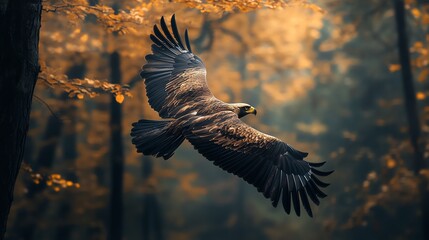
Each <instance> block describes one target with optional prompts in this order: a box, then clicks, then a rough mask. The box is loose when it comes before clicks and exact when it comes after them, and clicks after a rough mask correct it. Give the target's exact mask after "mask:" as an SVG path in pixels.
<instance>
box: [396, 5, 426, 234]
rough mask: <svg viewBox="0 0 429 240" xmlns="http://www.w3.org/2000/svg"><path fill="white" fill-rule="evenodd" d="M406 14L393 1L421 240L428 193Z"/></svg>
mask: <svg viewBox="0 0 429 240" xmlns="http://www.w3.org/2000/svg"><path fill="white" fill-rule="evenodd" d="M405 17H406V13H405V6H404V1H403V0H395V19H396V27H397V31H398V47H399V59H400V62H401V67H402V70H401V72H402V82H403V86H404V97H405V108H406V111H407V118H408V130H409V134H410V140H411V145H412V146H413V149H414V173H415V174H416V176H417V178H418V181H419V191H420V204H421V211H422V228H423V239H429V228H428V226H429V204H428V203H429V191H428V187H427V186H428V182H427V180H426V178H425V177H424V176H422V175H420V171H421V170H422V169H424V168H425V167H426V166H425V161H424V156H423V151H422V149H421V147H420V146H421V143H422V142H421V141H422V139H421V131H420V121H419V114H418V111H417V102H416V92H415V90H414V80H413V73H412V68H411V62H410V52H409V45H408V38H407V36H408V35H407V24H406V18H405Z"/></svg>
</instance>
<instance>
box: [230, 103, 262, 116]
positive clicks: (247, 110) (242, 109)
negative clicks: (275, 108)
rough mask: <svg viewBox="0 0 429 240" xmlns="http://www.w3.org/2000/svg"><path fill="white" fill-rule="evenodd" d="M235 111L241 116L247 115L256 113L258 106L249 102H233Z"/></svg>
mask: <svg viewBox="0 0 429 240" xmlns="http://www.w3.org/2000/svg"><path fill="white" fill-rule="evenodd" d="M231 106H232V107H233V111H234V112H235V113H236V114H237V115H238V117H239V118H242V117H244V116H246V115H247V114H255V115H256V108H254V107H253V106H251V105H249V104H247V103H233V104H231Z"/></svg>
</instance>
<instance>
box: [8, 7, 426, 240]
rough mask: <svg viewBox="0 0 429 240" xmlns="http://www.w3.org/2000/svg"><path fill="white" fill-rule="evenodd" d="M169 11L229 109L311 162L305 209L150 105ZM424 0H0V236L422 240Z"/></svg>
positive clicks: (13, 239)
mask: <svg viewBox="0 0 429 240" xmlns="http://www.w3.org/2000/svg"><path fill="white" fill-rule="evenodd" d="M173 14H174V15H175V17H176V21H177V26H178V28H179V31H180V34H182V36H183V32H184V31H185V29H187V30H188V32H189V39H190V45H191V47H192V50H193V53H194V54H195V55H197V56H198V57H199V58H201V60H202V61H203V62H204V65H205V67H206V69H207V83H208V86H209V88H210V90H211V91H212V92H213V94H214V95H215V96H216V97H217V98H219V99H221V100H222V101H225V102H239V103H241V102H243V103H249V104H251V105H252V106H255V108H256V109H257V110H258V114H257V115H256V116H254V115H249V116H246V117H244V118H242V119H241V120H242V121H244V122H245V123H246V124H248V125H250V126H252V127H254V128H256V129H258V130H259V131H261V132H264V133H267V134H270V135H272V136H276V137H277V138H279V139H281V140H283V141H285V142H287V143H288V144H290V145H292V146H294V147H295V148H297V149H299V150H302V151H305V152H308V153H309V155H308V157H307V158H306V160H308V161H310V162H314V163H318V162H324V161H326V164H325V165H324V166H323V168H322V169H323V170H335V172H334V173H332V174H331V175H329V176H327V177H324V181H326V182H328V183H330V185H329V186H328V187H327V188H324V189H323V191H324V192H325V193H326V194H327V197H325V198H324V199H321V200H320V205H319V206H316V205H315V204H312V210H313V215H314V216H313V217H309V216H307V215H306V214H301V216H296V214H295V213H294V212H292V213H291V214H286V213H285V211H284V209H283V207H282V206H278V207H277V208H274V207H273V206H272V204H271V202H270V200H269V199H266V198H265V197H264V196H263V195H262V194H261V193H259V192H258V191H257V190H256V189H255V187H253V186H252V185H250V184H248V183H246V182H245V181H243V179H241V178H239V177H237V176H234V175H233V174H230V173H228V172H226V171H223V170H222V169H221V168H219V167H217V166H214V165H213V163H212V162H210V161H208V160H207V159H205V157H204V156H202V155H200V154H199V153H198V152H197V151H196V150H195V149H194V148H193V146H192V145H191V144H190V143H189V142H187V141H185V142H184V143H183V144H182V145H181V146H180V147H179V148H178V149H177V150H176V152H175V154H174V155H173V156H172V157H171V158H170V159H168V160H164V159H162V158H156V157H153V156H143V155H142V154H141V153H138V152H137V150H136V148H135V146H134V145H133V144H132V140H131V139H132V137H131V136H130V132H131V129H132V123H134V122H137V121H138V120H139V119H143V118H144V119H153V120H157V119H160V116H159V115H158V113H157V112H156V111H154V110H153V109H152V108H151V106H150V105H149V102H148V97H147V95H146V86H145V84H144V80H143V79H142V78H141V76H140V72H141V70H142V66H143V65H144V64H145V63H146V62H147V59H145V56H146V55H148V54H151V45H152V44H153V42H152V41H151V39H150V38H149V35H150V34H152V33H153V31H154V29H153V26H154V25H155V24H159V21H160V19H161V17H165V19H168V21H167V24H168V25H170V22H169V19H170V18H171V16H172V15H173ZM428 139H429V1H427V0H359V1H356V0H312V1H311V0H310V1H305V0H242V1H233V0H0V239H1V240H3V239H7V240H31V239H34V240H45V239H46V240H57V239H61V240H63V239H64V240H72V239H88V240H92V239H94V240H98V239H110V240H119V239H127V240H133V239H143V240H170V239H174V240H200V239H201V240H218V239H225V240H229V239H231V240H232V239H246V240H253V239H254V240H284V239H352V240H353V239H429V165H428V163H429V162H428V161H429V141H428Z"/></svg>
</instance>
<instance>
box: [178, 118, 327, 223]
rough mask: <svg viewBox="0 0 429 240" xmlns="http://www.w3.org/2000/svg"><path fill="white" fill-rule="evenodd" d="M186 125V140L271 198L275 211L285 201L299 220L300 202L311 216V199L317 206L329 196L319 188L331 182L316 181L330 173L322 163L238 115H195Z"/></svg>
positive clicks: (217, 163) (286, 205)
mask: <svg viewBox="0 0 429 240" xmlns="http://www.w3.org/2000/svg"><path fill="white" fill-rule="evenodd" d="M184 126H185V128H184V129H185V130H184V132H185V137H186V138H187V139H188V140H189V142H191V144H192V145H193V146H194V147H195V149H197V150H198V152H200V153H201V154H202V155H203V156H205V157H206V158H207V159H209V160H210V161H213V162H214V164H215V165H217V166H219V167H221V168H222V169H224V170H226V171H228V172H229V173H233V174H235V175H238V176H239V177H241V178H243V179H244V180H245V181H247V182H248V183H250V184H253V185H254V186H255V187H256V188H257V189H258V191H259V192H262V193H263V194H264V196H265V197H266V198H270V199H271V202H272V204H273V206H274V207H276V206H277V204H278V202H279V200H280V197H281V199H282V202H283V207H284V210H285V211H286V212H287V213H288V214H289V213H290V210H291V203H293V207H294V209H295V212H296V214H297V215H298V216H299V215H300V204H301V203H302V205H303V207H304V209H305V210H306V211H307V213H308V215H309V216H312V215H313V214H312V211H311V207H310V203H309V198H310V199H311V200H312V201H313V202H314V203H315V204H316V205H319V198H324V197H326V194H325V193H323V192H322V191H321V190H320V188H324V187H327V186H328V185H329V184H327V183H324V182H322V181H320V180H319V179H318V177H317V176H327V175H329V174H331V173H332V172H322V171H319V170H317V168H318V167H320V166H322V165H323V164H324V163H310V162H307V161H305V160H304V158H305V157H306V156H307V153H304V152H300V151H298V150H295V149H294V148H292V147H291V146H289V145H288V144H286V143H284V142H282V141H280V140H279V139H277V138H275V137H272V136H269V135H267V134H264V133H261V132H259V131H257V130H255V129H253V128H251V127H250V126H248V125H246V124H245V123H243V122H242V121H241V120H239V119H238V117H237V115H236V114H234V113H232V112H226V111H223V112H219V113H216V114H213V115H208V116H195V117H192V118H190V119H189V120H188V121H187V122H186V124H184ZM316 175H317V176H316ZM300 199H301V200H300Z"/></svg>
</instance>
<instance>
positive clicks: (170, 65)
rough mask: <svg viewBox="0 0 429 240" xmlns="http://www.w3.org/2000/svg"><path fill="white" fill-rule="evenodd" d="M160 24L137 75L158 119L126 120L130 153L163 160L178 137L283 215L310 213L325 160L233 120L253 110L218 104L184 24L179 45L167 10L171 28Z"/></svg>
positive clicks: (240, 105) (317, 200)
mask: <svg viewBox="0 0 429 240" xmlns="http://www.w3.org/2000/svg"><path fill="white" fill-rule="evenodd" d="M160 26H161V28H159V27H158V26H157V25H154V27H153V34H151V35H150V39H151V40H152V42H153V44H152V46H151V47H152V54H149V55H147V56H146V57H145V59H146V61H147V63H146V64H145V65H144V66H143V68H142V71H141V73H140V75H141V77H142V79H144V83H145V85H146V95H147V97H148V100H149V104H150V106H151V107H152V108H153V109H154V110H155V111H157V112H158V113H159V116H160V117H161V118H163V120H146V119H142V120H139V121H138V122H135V123H133V128H132V130H131V137H132V143H133V144H134V145H135V147H136V148H137V152H139V153H143V155H152V156H155V157H162V158H164V159H165V160H167V159H169V158H170V157H171V156H173V154H174V151H175V150H176V149H177V148H178V147H179V146H180V145H181V143H182V142H183V141H184V140H185V139H186V140H188V141H189V142H190V143H191V144H192V145H193V147H194V148H195V149H196V150H197V151H198V152H199V153H200V154H202V155H203V156H204V157H205V158H207V159H208V160H209V161H212V162H213V164H214V165H216V166H218V167H220V168H221V169H223V170H225V171H227V172H229V173H232V174H234V175H236V176H238V177H240V178H242V179H244V180H245V181H246V182H248V183H249V184H252V185H253V186H255V187H256V188H257V190H258V191H259V192H261V193H262V194H263V195H264V196H265V197H266V198H269V199H270V200H271V203H272V205H273V206H274V207H277V205H278V203H279V201H280V199H281V201H282V204H283V208H284V210H285V212H286V213H287V214H290V212H291V207H292V206H293V209H294V210H295V213H296V215H297V216H300V214H301V204H302V206H303V208H304V209H305V210H306V212H307V214H308V215H309V216H310V217H312V216H313V213H312V210H311V206H310V201H309V200H311V201H312V202H313V203H314V204H316V205H319V203H320V199H321V198H324V197H326V196H327V195H326V194H325V193H324V192H322V191H321V188H325V187H327V186H328V185H329V184H328V183H325V182H322V181H321V180H319V177H320V176H328V175H329V174H331V173H332V172H333V171H321V170H319V167H321V166H322V165H323V164H324V163H325V162H321V163H312V162H308V161H306V160H304V158H305V157H307V155H308V153H306V152H301V151H299V150H296V149H295V148H293V147H292V146H290V145H289V144H287V143H285V142H283V141H281V140H280V139H278V138H276V137H273V136H270V135H268V134H265V133H262V132H260V131H258V130H256V129H254V128H252V127H250V126H249V125H247V124H245V123H244V122H242V121H241V120H240V118H242V117H244V116H246V115H248V114H254V115H256V109H255V108H254V107H253V106H251V105H249V104H247V103H232V104H231V103H225V102H223V101H221V100H219V99H217V98H216V97H215V96H214V95H213V94H212V92H211V91H210V89H209V88H208V86H207V80H206V75H207V74H206V68H205V66H204V63H203V61H202V60H201V58H199V57H198V56H197V55H195V54H194V53H193V52H192V49H191V44H190V41H189V36H188V30H187V29H186V30H185V44H186V46H185V45H184V44H183V41H182V38H181V37H180V35H179V31H178V28H177V24H176V19H175V15H173V16H172V17H171V30H172V31H170V29H169V28H168V26H167V24H166V22H165V20H164V17H161V20H160Z"/></svg>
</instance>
